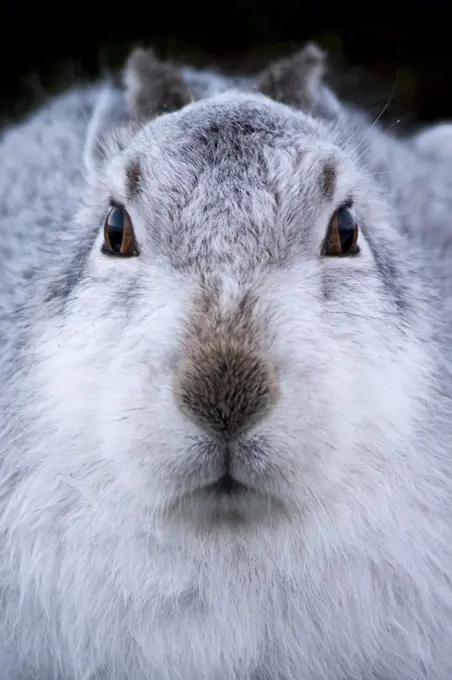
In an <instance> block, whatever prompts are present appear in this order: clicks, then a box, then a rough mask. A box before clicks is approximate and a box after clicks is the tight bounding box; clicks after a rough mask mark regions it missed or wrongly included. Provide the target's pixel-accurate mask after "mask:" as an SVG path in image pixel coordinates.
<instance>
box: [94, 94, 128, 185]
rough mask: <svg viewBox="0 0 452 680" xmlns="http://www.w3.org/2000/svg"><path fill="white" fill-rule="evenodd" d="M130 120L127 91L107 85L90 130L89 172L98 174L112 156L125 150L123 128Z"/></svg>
mask: <svg viewBox="0 0 452 680" xmlns="http://www.w3.org/2000/svg"><path fill="white" fill-rule="evenodd" d="M129 119H130V114H129V112H128V110H127V104H126V101H125V99H124V93H123V92H121V90H119V89H116V88H114V87H113V86H110V85H109V86H106V87H105V88H104V89H103V90H102V91H101V93H100V95H99V98H98V100H97V102H96V104H95V106H94V111H93V114H92V116H91V120H90V121H89V123H88V130H87V133H86V140H85V149H84V163H85V168H86V169H87V171H88V173H89V174H94V173H96V172H97V171H98V170H99V169H100V168H101V167H102V165H103V164H104V163H105V161H106V160H108V158H109V157H110V156H111V155H113V154H114V153H115V152H117V151H120V150H121V147H122V145H121V135H120V130H121V128H124V126H125V125H126V124H127V122H128V120H129Z"/></svg>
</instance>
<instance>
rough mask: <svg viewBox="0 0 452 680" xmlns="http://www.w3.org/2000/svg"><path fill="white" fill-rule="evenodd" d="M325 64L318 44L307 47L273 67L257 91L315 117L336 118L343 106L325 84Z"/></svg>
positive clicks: (264, 74) (324, 56) (264, 73)
mask: <svg viewBox="0 0 452 680" xmlns="http://www.w3.org/2000/svg"><path fill="white" fill-rule="evenodd" d="M326 62H327V55H326V53H325V52H323V50H321V49H320V47H318V46H317V45H316V44H315V43H308V44H307V45H305V47H304V48H303V49H302V50H301V51H300V52H297V53H295V54H294V55H292V56H290V57H288V58H286V59H281V60H280V61H276V62H273V63H272V64H270V65H269V66H268V67H267V68H266V69H265V70H264V71H263V72H262V73H261V74H260V75H259V76H258V78H257V81H256V88H257V89H258V90H259V92H261V93H262V94H265V95H267V96H268V97H270V98H271V99H274V100H276V101H279V102H282V103H283V104H288V105H289V106H294V107H296V108H299V109H303V110H304V111H307V112H308V113H312V114H313V115H319V116H322V117H326V118H334V117H335V116H336V115H337V114H338V113H339V112H340V110H341V106H340V103H339V101H338V100H337V98H336V97H335V95H334V94H333V93H332V92H331V90H330V89H329V88H327V87H326V86H325V85H324V84H323V78H324V76H325V74H326V71H327V63H326Z"/></svg>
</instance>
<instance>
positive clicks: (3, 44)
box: [0, 0, 452, 123]
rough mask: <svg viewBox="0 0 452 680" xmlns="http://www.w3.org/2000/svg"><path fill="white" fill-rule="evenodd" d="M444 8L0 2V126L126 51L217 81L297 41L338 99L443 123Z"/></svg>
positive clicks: (450, 102) (238, 1) (448, 74)
mask: <svg viewBox="0 0 452 680" xmlns="http://www.w3.org/2000/svg"><path fill="white" fill-rule="evenodd" d="M450 13H451V11H450V9H449V11H448V3H447V2H445V1H443V2H440V1H439V0H432V1H430V2H408V1H407V0H392V1H390V0H378V2H377V1H376V0H367V1H365V0H362V1H361V2H359V0H354V2H337V1H336V2H335V1H334V0H328V1H326V0H309V2H307V1H300V0H299V1H297V2H295V1H294V0H227V1H225V0H217V1H216V2H210V3H207V2H205V1H204V2H200V1H198V0H192V2H176V1H173V0H166V1H165V0H160V1H159V2H153V1H152V0H149V1H148V2H146V3H144V2H136V1H134V0H127V1H125V2H124V1H122V2H121V0H118V2H116V3H113V2H111V3H110V4H109V3H107V2H96V1H94V0H93V1H92V2H85V1H84V0H81V1H80V2H77V4H75V3H74V2H73V0H69V1H66V2H60V3H58V2H56V3H55V2H54V1H53V0H52V2H45V1H43V2H23V1H22V2H21V1H17V2H14V1H11V0H6V1H5V0H4V2H3V3H2V11H1V22H0V59H1V61H0V64H1V68H0V116H2V117H5V116H6V117H8V118H9V117H15V116H17V115H20V114H21V113H22V112H24V111H26V110H27V109H28V108H29V107H30V106H31V105H33V104H34V103H36V101H37V100H39V99H41V98H42V97H43V96H45V95H47V94H50V93H52V92H54V91H58V90H59V89H61V88H62V87H65V86H66V85H67V84H68V83H70V82H74V81H77V82H80V81H83V80H86V79H93V78H95V77H96V76H97V75H98V74H99V73H100V72H102V70H105V69H107V70H116V69H117V68H118V67H120V66H121V64H122V62H123V60H124V57H125V56H126V54H127V52H128V50H129V49H130V47H131V46H132V45H135V44H146V45H147V44H153V45H154V46H155V48H156V51H157V53H158V54H159V56H162V57H171V58H174V59H176V60H186V61H189V62H191V63H193V64H195V65H196V64H199V65H203V64H205V65H213V64H217V65H218V66H219V67H220V68H223V69H226V70H228V71H232V72H234V71H235V72H237V71H240V70H241V69H251V70H257V69H258V68H260V67H261V65H263V64H264V63H265V62H266V61H267V60H268V59H269V58H272V57H276V56H280V55H284V54H287V53H288V52H291V51H293V50H294V49H297V48H298V47H300V46H301V45H302V44H303V43H304V42H305V41H306V40H316V41H317V42H318V43H319V44H320V45H321V46H323V47H324V48H327V49H328V52H329V54H330V57H331V58H332V60H333V61H334V63H336V64H337V66H338V68H339V70H340V71H341V73H343V74H345V75H344V76H343V77H342V81H341V82H342V84H341V86H340V87H341V88H342V89H343V92H344V94H345V95H347V94H348V92H349V91H351V90H355V91H358V93H359V94H360V96H361V97H362V100H363V102H364V103H365V104H366V105H367V107H368V109H369V110H375V111H376V113H378V112H379V111H381V109H382V108H383V107H384V106H385V104H388V106H387V109H386V110H385V113H384V115H385V116H386V115H388V116H392V117H393V118H394V117H397V116H401V117H402V118H403V120H402V123H403V122H406V121H409V122H410V121H416V120H418V121H425V122H427V121H433V120H438V119H444V118H452V87H451V86H450V84H451V83H452V46H451V44H452V43H451V34H452V31H451V28H450V26H451V24H450V22H449V20H448V14H450Z"/></svg>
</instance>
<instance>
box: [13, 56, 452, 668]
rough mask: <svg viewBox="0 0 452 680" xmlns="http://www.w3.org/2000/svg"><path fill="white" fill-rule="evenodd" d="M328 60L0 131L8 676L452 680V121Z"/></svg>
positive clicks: (181, 80)
mask: <svg viewBox="0 0 452 680" xmlns="http://www.w3.org/2000/svg"><path fill="white" fill-rule="evenodd" d="M312 49H313V48H312V47H308V49H307V51H305V52H304V53H303V52H302V53H301V56H300V55H298V56H296V57H294V58H292V59H288V60H287V61H285V62H283V63H282V64H281V63H280V64H278V65H270V66H269V68H268V69H267V71H266V72H264V74H262V75H261V76H259V75H258V76H257V77H256V78H251V77H243V78H240V79H235V80H232V79H231V80H229V79H228V78H226V77H225V76H222V75H221V74H218V73H214V72H212V71H206V72H198V71H196V70H194V69H191V68H190V67H183V68H181V69H180V70H179V71H178V72H177V71H175V70H174V67H171V68H170V67H167V66H166V65H161V64H159V63H158V62H157V61H156V60H155V58H154V57H152V59H151V58H150V57H149V58H150V59H151V60H150V61H149V62H147V61H146V59H147V56H146V55H148V53H146V52H144V53H143V52H142V53H140V55H141V56H140V58H139V59H138V60H137V58H136V56H135V57H133V58H131V59H130V60H129V62H128V64H127V66H126V69H125V74H124V82H125V83H126V91H125V92H123V91H122V90H121V89H116V88H115V87H114V86H113V85H112V84H110V83H99V84H98V85H95V86H93V87H90V88H84V89H73V90H71V91H69V92H68V93H66V94H63V95H61V96H59V97H57V98H55V99H54V100H52V101H50V102H48V104H46V106H44V107H43V108H42V109H41V110H39V111H37V112H36V113H34V114H33V115H31V116H30V117H29V118H27V119H26V120H24V121H23V122H21V123H20V124H18V125H16V126H14V127H11V128H8V129H6V130H4V132H3V135H2V138H1V141H0V146H1V149H0V158H1V164H0V206H1V223H0V237H1V238H0V240H1V244H2V245H1V251H0V384H1V391H0V539H1V543H2V550H1V551H0V660H1V663H0V677H1V680H19V678H21V679H26V680H126V679H127V680H230V679H231V678H236V679H237V680H255V679H256V678H259V679H260V680H263V679H267V678H268V680H270V679H271V680H351V678H356V679H359V680H450V678H451V677H452V655H451V654H450V637H451V634H452V585H451V579H450V574H451V571H452V521H451V519H452V518H451V514H452V502H451V501H452V462H451V455H450V451H451V446H452V423H451V420H452V419H451V417H450V415H451V407H452V405H451V392H452V388H451V370H450V366H451V361H452V352H451V336H452V324H451V320H452V275H451V269H452V266H451V265H452V227H451V226H450V213H451V210H452V172H451V170H452V133H451V130H452V127H451V126H439V127H433V128H431V129H429V130H426V131H424V132H423V133H421V134H420V135H417V136H416V137H410V138H405V139H402V138H397V137H396V136H395V135H393V134H392V133H389V132H386V131H385V130H383V129H382V128H381V127H380V126H379V125H378V124H373V121H371V120H368V119H367V117H366V116H365V115H364V114H362V113H361V112H359V111H357V110H355V109H354V108H353V107H352V106H349V105H345V104H343V103H341V102H339V101H338V99H337V98H336V97H335V95H334V93H333V92H331V91H330V90H328V89H327V88H326V87H325V86H324V85H323V83H322V79H321V71H322V69H323V67H324V66H322V69H320V70H319V62H318V60H316V59H314V60H313V61H312V69H313V70H311V68H308V64H307V61H308V62H309V60H307V61H306V58H307V56H309V54H310V53H312ZM303 54H304V56H303ZM148 56H149V55H148ZM321 61H322V60H321ZM300 64H301V65H302V66H303V68H301V66H300ZM322 64H323V65H324V62H323V61H322ZM297 68H299V71H298V74H299V79H297ZM150 74H151V76H152V77H150ZM155 74H157V80H154V75H155ZM259 89H260V90H265V92H266V93H267V94H268V95H271V96H266V95H265V94H264V93H263V92H262V91H259ZM188 93H189V94H188ZM272 97H274V98H276V99H279V100H281V101H275V99H272ZM284 102H288V103H289V105H288V104H286V103H284ZM300 106H301V107H303V109H304V110H302V111H301V110H299V107H300ZM169 110H171V112H168V111H169ZM163 111H167V112H166V113H162V112H163ZM112 199H113V200H114V201H116V202H118V203H123V204H124V205H125V207H126V209H127V211H128V213H129V215H130V218H131V220H132V223H133V226H134V230H135V238H136V240H137V244H138V248H139V252H140V255H139V257H133V258H130V259H128V258H122V259H120V258H115V257H108V256H106V255H104V254H103V253H102V252H101V248H102V240H103V225H104V220H105V216H106V214H107V211H108V209H109V202H110V201H111V200H112ZM348 201H352V202H353V206H352V210H353V212H354V214H355V216H356V219H357V222H358V224H359V230H360V233H359V240H358V243H359V245H360V252H359V254H358V255H356V256H350V257H343V258H342V257H341V258H326V257H322V255H321V248H322V243H323V242H324V239H325V235H326V233H327V229H328V224H329V222H330V219H331V217H332V216H333V215H334V213H335V211H336V210H337V209H338V208H339V207H340V206H341V205H343V204H344V203H346V202H348ZM238 358H245V359H244V361H241V360H240V361H238ZM235 361H237V365H236V368H237V369H238V370H237V371H234V370H233V368H234V366H233V364H234V362H235ZM221 362H224V365H225V371H224V372H223V373H221V371H220V370H219V369H220V368H221V365H220V364H221ZM250 372H251V373H250ZM206 395H207V396H206ZM219 413H220V414H221V415H222V417H223V416H225V418H226V429H225V428H224V422H223V423H222V424H221V427H220V425H219V420H218V417H219ZM194 414H195V417H193V416H194ZM200 423H201V425H202V426H200ZM225 434H226V435H227V436H226V437H225ZM225 469H226V471H227V474H228V476H229V480H232V482H233V483H232V486H231V485H229V486H228V489H227V490H228V493H225V489H223V491H222V490H221V488H219V487H218V482H219V480H221V479H223V476H224V473H225Z"/></svg>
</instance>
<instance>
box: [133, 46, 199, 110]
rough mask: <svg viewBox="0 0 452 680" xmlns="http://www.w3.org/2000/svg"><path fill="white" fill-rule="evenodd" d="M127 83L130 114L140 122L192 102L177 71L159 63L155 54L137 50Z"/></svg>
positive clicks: (170, 65)
mask: <svg viewBox="0 0 452 680" xmlns="http://www.w3.org/2000/svg"><path fill="white" fill-rule="evenodd" d="M123 81H124V86H125V90H126V98H127V102H128V105H129V110H130V113H131V115H132V117H133V118H134V119H135V120H137V121H138V122H139V121H146V120H149V119H151V118H154V117H155V116H159V115H160V114H162V113H170V112H171V111H176V110H177V109H180V108H182V107H183V106H185V105H186V104H189V103H190V102H191V101H192V97H191V94H190V91H189V89H188V86H187V85H186V83H185V82H184V80H183V78H182V76H181V74H180V72H179V71H178V70H177V68H176V67H174V66H173V65H172V64H170V63H168V62H162V61H160V60H159V59H157V57H156V56H155V55H154V53H153V51H152V50H145V49H142V48H137V49H135V50H133V52H132V53H131V54H130V56H129V58H128V60H127V63H126V66H125V69H124V73H123Z"/></svg>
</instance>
